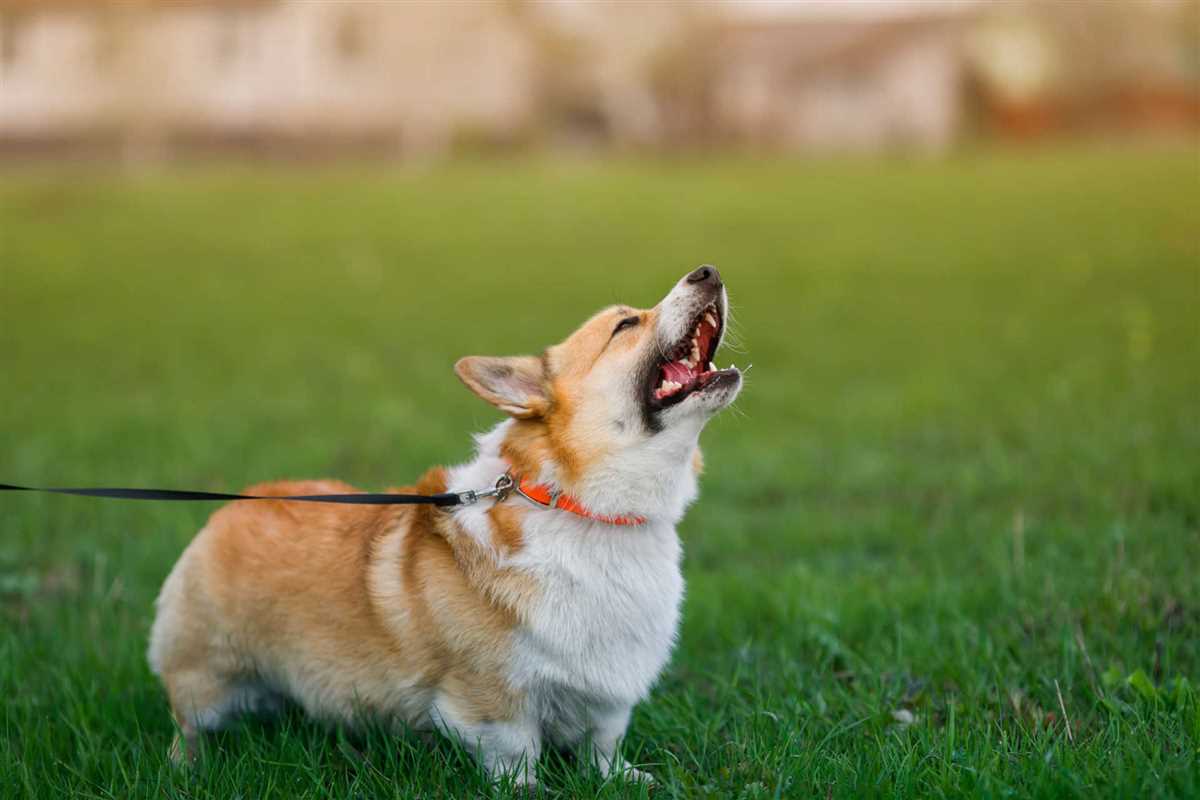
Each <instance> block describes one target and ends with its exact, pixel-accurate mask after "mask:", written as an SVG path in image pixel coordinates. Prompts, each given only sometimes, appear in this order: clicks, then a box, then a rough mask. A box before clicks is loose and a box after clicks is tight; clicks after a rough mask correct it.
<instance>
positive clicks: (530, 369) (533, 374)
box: [454, 356, 550, 419]
mask: <svg viewBox="0 0 1200 800" xmlns="http://www.w3.org/2000/svg"><path fill="white" fill-rule="evenodd" d="M454 371H455V372H456V373H458V377H459V378H461V379H462V382H463V383H465V384H466V385H467V388H468V389H470V390H471V391H472V392H474V393H475V394H477V395H479V396H480V397H482V398H483V399H484V400H487V401H488V402H489V403H491V404H492V405H494V406H495V407H496V408H498V409H500V410H501V411H504V412H506V413H508V414H512V415H513V416H514V417H517V418H518V419H531V418H533V417H540V416H542V415H543V414H545V413H546V412H547V411H548V410H549V409H550V388H549V386H548V385H547V376H546V372H545V368H544V367H543V364H542V360H541V359H540V358H535V357H534V356H511V357H509V358H492V357H490V356H467V357H466V358H460V359H459V360H458V363H457V364H455V365H454Z"/></svg>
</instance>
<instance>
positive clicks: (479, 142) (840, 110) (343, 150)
mask: <svg viewBox="0 0 1200 800" xmlns="http://www.w3.org/2000/svg"><path fill="white" fill-rule="evenodd" d="M1197 130H1200V3H1198V2H1188V1H1186V0H1138V1H1136V2H1135V1H1133V0H1131V2H1098V3H1082V2H1081V3H1065V2H1062V3H1059V2H1045V3H1035V2H1029V3H1021V2H1005V3H995V4H991V3H982V2H956V3H941V2H912V1H911V0H896V1H895V2H889V3H858V4H847V3H841V4H837V3H799V2H779V3H768V2H758V1H756V0H745V1H744V2H708V3H570V2H521V0H495V2H478V3H465V2H464V3H432V2H430V3H419V2H414V3H368V2H316V1H311V2H305V1H304V0H194V1H193V2H186V3H184V2H168V1H167V0H160V1H159V2H154V1H153V0H0V154H7V155H10V156H11V155H19V156H28V155H37V154H43V155H57V154H80V153H82V154H89V153H90V154H98V155H105V156H109V155H119V156H120V157H122V158H124V159H128V160H132V161H146V160H159V159H168V158H172V157H178V156H186V155H191V154H203V153H220V152H249V153H264V154H271V155H278V156H296V157H311V156H319V155H328V154H353V155H375V156H381V157H391V158H417V157H420V158H428V157H431V156H439V155H445V154H454V153H461V152H517V151H524V150H534V149H566V150H604V149H611V150H651V151H668V150H669V151H675V150H678V149H680V148H717V147H719V148H722V149H747V150H754V151H769V150H776V151H787V152H802V153H808V152H813V153H830V152H841V151H852V152H878V151H886V152H892V151H896V152H917V153H934V154H936V153H940V152H944V151H946V150H947V149H948V148H950V147H952V146H954V145H955V144H956V143H959V142H962V141H964V140H966V139H969V138H975V137H980V136H990V137H1000V138H1021V139H1029V138H1038V137H1047V136H1056V135H1065V134H1071V135H1078V134H1089V135H1120V136H1128V135H1133V134H1136V135H1144V134H1147V133H1150V134H1154V135H1181V134H1182V135H1186V136H1194V135H1195V134H1196V132H1197Z"/></svg>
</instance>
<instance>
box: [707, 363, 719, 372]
mask: <svg viewBox="0 0 1200 800" xmlns="http://www.w3.org/2000/svg"><path fill="white" fill-rule="evenodd" d="M708 371H709V372H716V371H717V365H716V364H714V363H713V362H711V361H710V362H708Z"/></svg>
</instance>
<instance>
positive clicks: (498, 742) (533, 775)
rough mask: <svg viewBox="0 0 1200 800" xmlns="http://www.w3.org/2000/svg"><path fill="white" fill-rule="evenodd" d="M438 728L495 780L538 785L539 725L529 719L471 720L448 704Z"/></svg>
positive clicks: (441, 710)
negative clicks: (504, 779)
mask: <svg viewBox="0 0 1200 800" xmlns="http://www.w3.org/2000/svg"><path fill="white" fill-rule="evenodd" d="M435 716H436V718H437V722H438V726H439V727H440V728H441V729H442V730H443V731H445V732H446V734H447V735H449V736H452V737H454V738H455V739H457V740H458V741H459V742H461V743H462V744H463V746H464V747H466V748H467V749H468V750H469V751H470V752H471V754H472V755H474V756H475V759H476V760H477V761H478V762H479V763H480V764H481V765H482V766H483V768H484V769H486V770H487V771H488V774H489V775H490V776H491V777H492V778H493V779H494V780H497V781H498V780H501V779H503V778H505V777H508V776H511V777H512V778H513V780H514V782H515V783H516V784H517V785H518V786H524V787H526V788H533V787H535V786H537V783H538V780H537V761H538V757H539V756H540V755H541V752H542V736H541V730H540V728H539V726H538V725H537V724H536V722H534V721H533V720H530V719H525V718H523V717H518V718H516V719H512V720H496V719H493V720H484V721H472V720H471V719H470V717H469V716H468V715H464V714H460V713H457V712H456V711H455V710H454V709H453V708H452V707H448V706H447V705H446V704H439V705H438V707H437V709H436V714H435Z"/></svg>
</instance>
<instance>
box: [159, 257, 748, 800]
mask: <svg viewBox="0 0 1200 800" xmlns="http://www.w3.org/2000/svg"><path fill="white" fill-rule="evenodd" d="M727 315H728V301H727V296H726V291H725V287H724V284H723V283H722V281H721V276H720V274H719V273H718V272H717V270H716V269H715V268H713V267H711V266H702V267H700V268H699V269H696V270H695V271H693V272H691V273H689V274H688V275H685V276H684V277H683V278H682V279H680V280H679V282H678V283H677V284H676V285H675V286H674V288H672V289H671V291H670V293H669V294H667V296H666V297H665V298H663V300H662V301H661V302H660V303H659V304H658V305H657V306H655V307H654V308H651V309H634V308H629V307H626V306H614V307H611V308H606V309H604V310H603V311H600V312H599V313H597V314H596V315H595V316H593V317H592V318H591V319H589V320H588V321H586V322H585V323H583V325H582V326H581V327H580V328H579V329H578V330H576V331H575V332H574V333H572V334H571V335H570V336H569V337H567V339H566V340H565V341H563V342H562V343H560V344H557V345H554V346H552V347H550V348H548V349H547V350H545V352H543V353H542V354H541V355H540V356H516V357H509V358H493V357H480V356H470V357H467V358H463V359H461V360H460V361H459V362H458V363H457V364H456V365H455V371H456V372H457V373H458V376H459V377H460V378H461V379H462V381H463V382H464V383H465V384H466V385H467V387H469V388H470V389H471V390H472V391H473V392H475V394H477V395H479V396H480V397H481V398H483V399H484V400H486V401H487V402H489V403H491V404H492V405H494V406H495V407H496V408H498V409H500V410H501V411H503V412H505V414H507V415H508V418H506V419H505V420H504V421H503V422H501V423H499V424H498V425H497V426H496V427H495V428H493V429H492V430H491V431H490V432H488V433H486V434H483V435H481V436H478V437H477V438H476V442H477V449H476V452H475V455H474V457H473V458H472V459H471V460H470V461H468V462H467V463H464V464H461V465H459V466H455V467H451V468H434V469H431V470H430V471H429V472H427V473H426V474H425V475H424V476H423V477H422V478H421V479H420V480H419V481H418V482H417V483H416V485H415V486H410V487H405V488H404V489H396V490H392V491H397V492H410V493H411V492H416V493H419V494H434V493H439V492H446V491H451V492H467V491H478V490H481V489H489V488H491V487H493V486H496V485H498V482H499V483H500V484H501V485H506V484H505V483H504V478H505V476H508V478H509V479H510V482H511V484H512V485H513V488H512V490H511V491H506V492H505V491H502V492H499V493H498V494H497V495H496V496H494V497H484V498H480V499H479V500H478V501H477V502H474V503H471V504H467V505H460V506H455V507H451V508H439V507H434V506H430V505H417V506H414V505H397V506H392V505H388V506H378V505H372V506H368V505H328V504H323V503H304V502H289V501H285V500H278V501H277V500H261V501H256V502H233V503H230V504H228V505H225V506H223V507H222V508H220V509H218V510H217V511H216V512H214V513H213V515H212V516H211V517H210V518H209V520H208V523H207V524H206V525H205V526H204V528H203V529H201V531H200V532H199V534H197V536H196V537H195V539H193V541H192V542H191V544H190V545H189V546H188V547H187V549H186V550H185V551H184V553H183V555H182V556H181V557H180V559H179V561H178V562H177V563H176V565H175V567H174V568H173V569H172V570H171V573H170V575H169V576H168V577H167V579H166V581H165V583H164V584H163V587H162V591H161V593H160V594H159V597H158V601H157V613H156V617H155V620H154V624H153V627H152V629H151V632H150V641H149V661H150V666H151V668H152V670H153V671H154V673H155V674H156V675H158V676H159V677H160V678H161V680H162V682H163V685H164V687H165V689H166V692H167V695H168V698H169V700H170V704H171V710H172V713H173V715H174V719H175V722H176V724H177V726H178V731H179V733H178V735H177V736H176V738H175V741H174V743H173V744H172V746H171V756H172V758H173V759H174V760H175V761H177V762H178V761H181V760H190V759H191V758H193V757H194V756H195V753H196V752H197V746H198V741H197V740H198V738H199V737H200V735H201V734H202V733H203V732H205V731H212V730H216V729H218V728H220V727H221V726H222V725H223V724H225V723H226V722H228V721H229V720H230V719H231V718H232V717H234V716H235V715H237V714H239V713H242V712H250V711H269V710H272V709H276V708H278V707H279V706H280V704H281V702H282V701H291V702H293V703H296V704H299V706H301V707H302V708H303V709H304V710H305V711H306V712H307V713H308V714H309V715H311V716H313V717H316V718H318V719H322V720H327V721H329V722H332V723H335V724H353V723H354V722H356V721H358V720H361V719H363V715H364V714H365V715H369V717H370V718H374V719H381V720H383V721H384V722H385V723H388V724H391V723H395V724H397V725H398V726H400V725H402V726H407V727H409V728H410V729H416V730H418V731H421V730H425V731H438V732H441V733H444V734H446V735H448V736H451V737H455V738H456V739H457V740H458V741H460V742H461V743H462V744H463V746H465V747H466V748H467V749H468V750H469V751H470V752H471V753H472V754H473V755H474V756H475V757H476V759H477V760H478V761H479V763H480V764H481V765H482V766H483V767H484V768H485V769H486V770H487V771H488V772H489V773H490V774H491V775H492V776H493V777H494V778H496V779H502V778H507V779H511V780H514V781H516V782H518V783H520V784H523V785H529V786H532V785H534V784H536V782H537V779H536V773H535V764H536V762H537V759H538V756H539V754H540V752H541V750H542V748H543V746H554V747H559V748H576V749H578V751H579V752H580V755H581V757H583V758H585V759H587V761H588V762H590V763H593V764H595V765H596V766H597V767H599V768H600V769H601V770H603V771H604V773H605V774H609V775H617V776H623V777H624V778H626V779H632V780H650V776H648V775H646V774H645V773H643V772H641V771H639V770H637V769H635V768H634V767H633V766H631V765H629V764H628V763H627V762H625V761H624V760H623V759H622V758H621V756H620V754H619V744H620V741H621V739H622V737H623V736H624V734H625V729H626V726H627V725H628V723H629V717H630V712H631V711H632V709H633V707H634V705H635V704H636V703H638V702H639V701H641V700H642V699H644V698H645V697H646V696H647V694H648V692H649V691H650V688H651V686H653V684H654V683H655V681H656V679H657V678H658V676H659V674H660V673H661V672H662V670H663V667H664V666H665V665H666V663H667V660H668V658H669V656H670V653H671V649H672V647H673V645H674V642H675V637H676V633H677V629H678V625H679V613H680V604H681V602H682V599H683V589H684V587H683V578H682V576H681V574H680V542H679V538H678V536H677V535H676V531H675V526H676V525H677V524H678V523H679V521H680V519H681V517H682V516H683V513H684V509H685V508H686V507H687V506H688V504H689V503H691V502H692V501H693V500H694V499H695V498H696V495H697V477H698V475H699V472H700V468H701V457H700V450H699V447H698V440H699V437H700V432H701V431H702V430H703V428H704V426H705V424H706V423H707V422H708V420H709V419H710V418H712V416H713V415H714V414H715V413H717V412H718V411H720V410H721V409H723V408H725V407H726V406H728V405H729V404H730V403H732V402H733V400H734V398H735V397H736V396H737V394H738V392H739V391H740V389H741V386H742V374H741V373H740V372H739V371H738V370H737V369H736V368H735V367H733V368H729V369H717V368H716V367H715V366H714V365H713V364H712V359H713V357H714V354H715V353H716V350H717V348H718V347H719V346H720V344H721V341H722V338H723V336H724V333H725V321H726V319H727ZM354 491H356V490H355V489H354V488H353V487H350V486H347V485H346V484H343V483H340V482H336V481H324V480H323V481H304V482H276V483H266V484H261V485H258V486H254V487H251V488H249V489H247V490H246V492H247V493H248V494H255V495H269V496H272V497H274V496H279V497H285V496H287V495H299V494H309V495H311V494H322V493H336V494H345V493H350V492H354Z"/></svg>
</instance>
